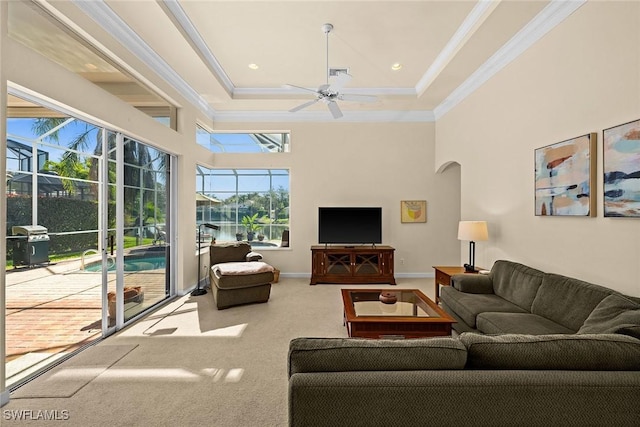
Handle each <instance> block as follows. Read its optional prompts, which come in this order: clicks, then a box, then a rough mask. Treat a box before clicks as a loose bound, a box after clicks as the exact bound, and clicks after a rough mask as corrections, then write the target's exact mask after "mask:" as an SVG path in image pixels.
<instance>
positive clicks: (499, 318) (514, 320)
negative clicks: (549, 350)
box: [476, 312, 574, 335]
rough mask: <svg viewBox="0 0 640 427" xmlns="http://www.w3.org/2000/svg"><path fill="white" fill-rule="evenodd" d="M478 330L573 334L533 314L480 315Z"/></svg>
mask: <svg viewBox="0 0 640 427" xmlns="http://www.w3.org/2000/svg"><path fill="white" fill-rule="evenodd" d="M476 323H477V328H478V330H479V331H480V332H482V333H485V334H531V335H548V334H572V333H574V331H572V330H571V329H569V328H565V327H564V326H562V325H559V324H557V323H556V322H554V321H552V320H549V319H546V318H544V317H541V316H538V315H537V314H531V313H492V312H488V313H480V314H479V315H478V317H477V319H476Z"/></svg>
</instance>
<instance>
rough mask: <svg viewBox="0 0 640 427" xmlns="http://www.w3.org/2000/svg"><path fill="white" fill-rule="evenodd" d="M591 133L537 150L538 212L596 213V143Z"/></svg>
mask: <svg viewBox="0 0 640 427" xmlns="http://www.w3.org/2000/svg"><path fill="white" fill-rule="evenodd" d="M596 138H597V134H595V133H590V134H587V135H582V136H579V137H577V138H573V139H569V140H567V141H562V142H558V143H556V144H552V145H548V146H546V147H542V148H538V149H536V150H535V166H536V170H535V213H536V215H539V216H595V195H594V194H593V190H594V189H595V181H594V177H595V146H596Z"/></svg>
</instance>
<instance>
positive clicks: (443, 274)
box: [433, 265, 482, 304]
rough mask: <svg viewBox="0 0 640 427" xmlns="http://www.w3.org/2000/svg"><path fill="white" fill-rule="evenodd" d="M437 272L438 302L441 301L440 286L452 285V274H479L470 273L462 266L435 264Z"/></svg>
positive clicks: (479, 268)
mask: <svg viewBox="0 0 640 427" xmlns="http://www.w3.org/2000/svg"><path fill="white" fill-rule="evenodd" d="M433 268H434V270H435V274H436V278H435V285H436V304H438V303H440V286H451V276H453V275H454V274H478V273H477V272H475V273H468V272H466V271H465V270H464V267H462V266H449V267H445V266H436V265H434V266H433ZM476 269H478V270H482V268H481V267H478V266H476Z"/></svg>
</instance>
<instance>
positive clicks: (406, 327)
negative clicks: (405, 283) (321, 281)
mask: <svg viewBox="0 0 640 427" xmlns="http://www.w3.org/2000/svg"><path fill="white" fill-rule="evenodd" d="M385 291H387V292H399V291H404V292H413V293H414V294H415V295H416V296H417V297H418V298H419V299H420V300H422V301H423V302H424V303H425V304H426V305H428V306H429V307H430V308H431V309H433V310H434V311H435V312H436V313H438V315H439V316H440V317H410V316H356V313H355V308H354V306H353V301H352V299H351V292H358V293H362V292H376V293H380V292H385ZM342 303H343V306H344V325H345V326H346V327H347V332H348V333H349V337H360V338H426V337H439V336H447V335H451V324H452V323H455V322H456V321H455V319H453V318H452V317H451V316H449V315H448V314H447V313H446V312H445V311H444V310H442V309H441V308H440V307H438V305H437V304H436V303H434V302H433V301H431V300H430V299H429V297H427V296H426V295H425V294H423V293H422V292H421V291H420V290H418V289H397V288H396V289H342Z"/></svg>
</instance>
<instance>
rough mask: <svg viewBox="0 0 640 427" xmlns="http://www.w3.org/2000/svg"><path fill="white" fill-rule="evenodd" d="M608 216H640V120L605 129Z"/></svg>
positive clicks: (606, 203)
mask: <svg viewBox="0 0 640 427" xmlns="http://www.w3.org/2000/svg"><path fill="white" fill-rule="evenodd" d="M602 137H603V138H602V139H603V150H602V152H603V173H604V181H603V183H604V216H606V217H636V218H637V217H640V120H636V121H634V122H629V123H625V124H623V125H619V126H615V127H612V128H609V129H605V130H604V131H602Z"/></svg>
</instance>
